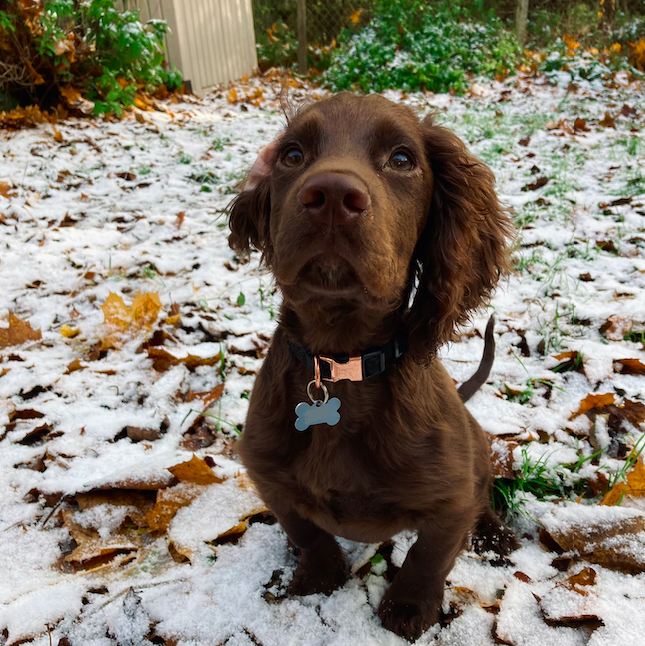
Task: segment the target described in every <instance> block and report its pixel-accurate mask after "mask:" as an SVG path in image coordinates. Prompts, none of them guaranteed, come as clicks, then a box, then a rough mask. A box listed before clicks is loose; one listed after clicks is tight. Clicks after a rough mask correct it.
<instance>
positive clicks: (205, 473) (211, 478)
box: [168, 455, 223, 485]
mask: <svg viewBox="0 0 645 646" xmlns="http://www.w3.org/2000/svg"><path fill="white" fill-rule="evenodd" d="M168 471H170V473H172V475H174V476H175V478H177V480H179V482H192V483H194V484H200V485H207V484H215V483H218V482H223V480H222V478H219V477H218V476H216V475H215V474H214V473H213V470H212V469H211V468H210V467H209V466H208V464H207V463H206V461H205V460H202V459H201V458H198V457H197V456H196V455H193V457H192V458H191V459H190V460H188V462H182V463H181V464H177V465H175V466H174V467H170V468H169V469H168Z"/></svg>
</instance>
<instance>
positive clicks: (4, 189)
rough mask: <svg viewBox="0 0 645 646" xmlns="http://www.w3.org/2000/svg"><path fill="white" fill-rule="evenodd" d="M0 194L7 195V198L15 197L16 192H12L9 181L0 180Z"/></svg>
mask: <svg viewBox="0 0 645 646" xmlns="http://www.w3.org/2000/svg"><path fill="white" fill-rule="evenodd" d="M0 195H2V197H6V198H7V199H9V198H10V197H14V193H12V192H11V186H9V184H7V182H0Z"/></svg>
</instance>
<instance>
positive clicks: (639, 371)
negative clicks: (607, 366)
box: [614, 359, 645, 375]
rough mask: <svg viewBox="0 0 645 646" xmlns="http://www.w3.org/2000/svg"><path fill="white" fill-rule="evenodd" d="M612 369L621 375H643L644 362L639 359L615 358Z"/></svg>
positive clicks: (644, 369)
mask: <svg viewBox="0 0 645 646" xmlns="http://www.w3.org/2000/svg"><path fill="white" fill-rule="evenodd" d="M614 370H615V371H616V372H620V373H621V374H623V375H645V363H643V362H642V361H641V360H640V359H615V360H614Z"/></svg>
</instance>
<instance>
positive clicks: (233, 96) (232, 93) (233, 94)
mask: <svg viewBox="0 0 645 646" xmlns="http://www.w3.org/2000/svg"><path fill="white" fill-rule="evenodd" d="M226 99H227V100H228V102H229V103H237V101H238V98H237V90H236V89H235V88H234V87H232V88H231V89H230V90H229V91H228V92H227V94H226Z"/></svg>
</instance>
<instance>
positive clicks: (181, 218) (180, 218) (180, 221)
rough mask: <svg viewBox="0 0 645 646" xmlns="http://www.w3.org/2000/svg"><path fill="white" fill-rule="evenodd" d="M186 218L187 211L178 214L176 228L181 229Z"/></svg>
mask: <svg viewBox="0 0 645 646" xmlns="http://www.w3.org/2000/svg"><path fill="white" fill-rule="evenodd" d="M185 217H186V211H179V213H177V219H176V220H175V227H177V229H181V225H182V224H183V223H184V218H185Z"/></svg>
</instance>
